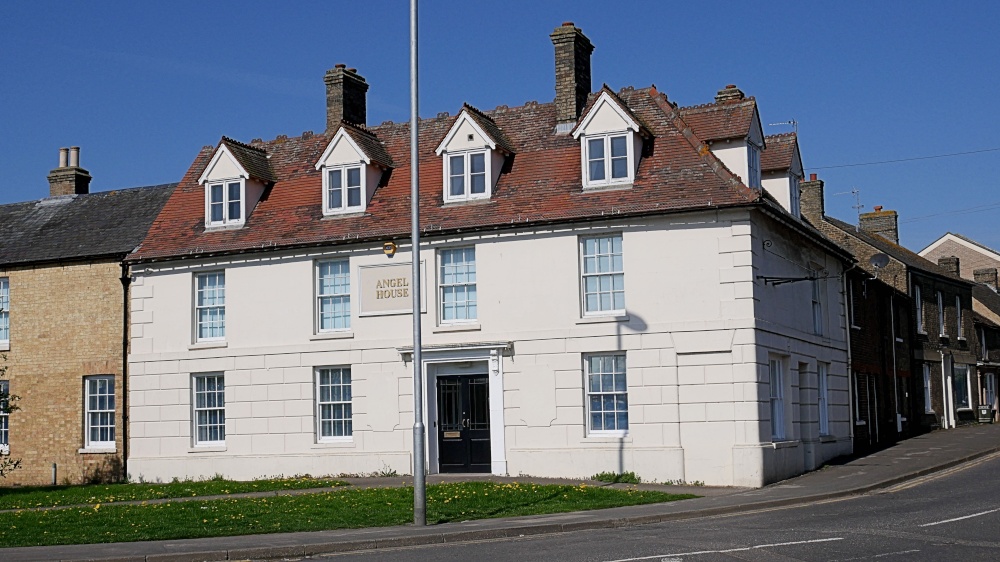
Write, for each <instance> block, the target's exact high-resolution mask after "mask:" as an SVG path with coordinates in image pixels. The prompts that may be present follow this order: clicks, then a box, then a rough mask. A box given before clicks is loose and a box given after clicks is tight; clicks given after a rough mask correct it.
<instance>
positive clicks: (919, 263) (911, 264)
mask: <svg viewBox="0 0 1000 562" xmlns="http://www.w3.org/2000/svg"><path fill="white" fill-rule="evenodd" d="M823 220H824V221H825V222H826V223H827V224H830V225H832V226H834V227H836V228H837V229H839V230H842V231H843V232H845V233H847V234H849V235H851V236H854V237H855V238H858V239H859V240H861V241H862V242H864V243H866V244H868V245H869V246H873V247H874V248H876V249H878V251H880V252H882V253H883V254H886V255H889V256H891V257H893V258H895V259H896V260H898V261H900V262H901V263H902V264H903V265H905V266H906V267H908V268H912V269H916V270H918V271H922V272H924V273H929V274H931V275H936V276H938V277H943V278H945V279H948V280H950V281H956V282H959V283H962V284H965V285H972V284H973V283H972V282H971V281H968V280H966V279H962V278H961V277H958V276H957V275H955V274H953V273H951V272H950V271H947V270H946V269H944V268H942V267H940V266H939V265H938V264H936V263H934V262H932V261H930V260H929V259H927V258H924V257H922V256H920V255H919V254H917V253H915V252H913V251H911V250H908V249H907V248H904V247H902V246H900V245H899V244H894V243H893V242H891V241H889V240H886V239H885V238H883V237H881V236H879V235H877V234H872V233H870V232H867V231H865V230H862V229H860V228H856V227H855V226H854V225H852V224H848V223H846V222H844V221H841V220H839V219H835V218H833V217H827V216H824V217H823ZM834 242H837V240H834Z"/></svg>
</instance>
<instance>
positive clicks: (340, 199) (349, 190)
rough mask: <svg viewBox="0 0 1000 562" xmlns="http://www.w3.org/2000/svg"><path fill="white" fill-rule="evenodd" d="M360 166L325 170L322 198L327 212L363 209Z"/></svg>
mask: <svg viewBox="0 0 1000 562" xmlns="http://www.w3.org/2000/svg"><path fill="white" fill-rule="evenodd" d="M361 182H362V173H361V166H344V167H339V168H327V172H326V194H325V195H326V196H325V197H324V198H323V199H324V202H325V208H326V210H327V211H328V212H332V213H335V212H338V211H351V210H359V211H360V210H362V209H364V203H365V202H364V200H363V199H364V198H363V197H362V194H363V192H364V190H363V188H362V185H361Z"/></svg>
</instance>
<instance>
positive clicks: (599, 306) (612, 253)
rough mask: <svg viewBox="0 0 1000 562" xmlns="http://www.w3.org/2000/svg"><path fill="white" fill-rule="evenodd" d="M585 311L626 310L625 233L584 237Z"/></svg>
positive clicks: (587, 312)
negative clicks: (623, 242) (623, 247)
mask: <svg viewBox="0 0 1000 562" xmlns="http://www.w3.org/2000/svg"><path fill="white" fill-rule="evenodd" d="M583 311H584V313H585V314H601V313H613V312H624V311H625V266H624V264H623V262H622V235H621V234H616V235H612V236H602V237H599V238H584V239H583Z"/></svg>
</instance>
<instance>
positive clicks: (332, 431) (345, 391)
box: [316, 367, 354, 441]
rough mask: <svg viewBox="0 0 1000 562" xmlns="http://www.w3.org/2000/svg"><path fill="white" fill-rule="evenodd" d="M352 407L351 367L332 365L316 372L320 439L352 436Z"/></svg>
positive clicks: (317, 415) (317, 416)
mask: <svg viewBox="0 0 1000 562" xmlns="http://www.w3.org/2000/svg"><path fill="white" fill-rule="evenodd" d="M352 417H353V412H352V408H351V368H350V367H331V368H324V369H319V370H318V371H317V372H316V419H317V420H318V422H319V423H318V424H317V425H318V431H319V435H318V438H319V440H320V441H323V440H326V439H331V438H338V437H350V436H351V435H352V434H353V432H354V427H353V421H352Z"/></svg>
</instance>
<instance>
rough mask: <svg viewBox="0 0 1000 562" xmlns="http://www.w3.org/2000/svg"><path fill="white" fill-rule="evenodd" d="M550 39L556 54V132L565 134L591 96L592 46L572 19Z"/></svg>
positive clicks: (554, 32)
mask: <svg viewBox="0 0 1000 562" xmlns="http://www.w3.org/2000/svg"><path fill="white" fill-rule="evenodd" d="M549 39H551V40H552V45H553V46H554V47H555V54H556V57H555V62H556V99H555V105H556V131H557V132H566V133H568V132H569V131H570V130H571V129H572V127H571V126H570V124H572V123H576V120H577V119H578V118H579V117H580V113H582V112H583V108H584V106H586V105H587V96H589V95H590V55H591V54H592V53H593V52H594V45H593V43H591V42H590V39H588V38H587V36H586V35H584V34H583V31H580V29H579V28H578V27H576V26H575V25H573V22H564V23H563V24H562V25H561V26H560V27H557V28H556V29H555V30H554V31H553V32H552V33H551V34H550V35H549Z"/></svg>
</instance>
